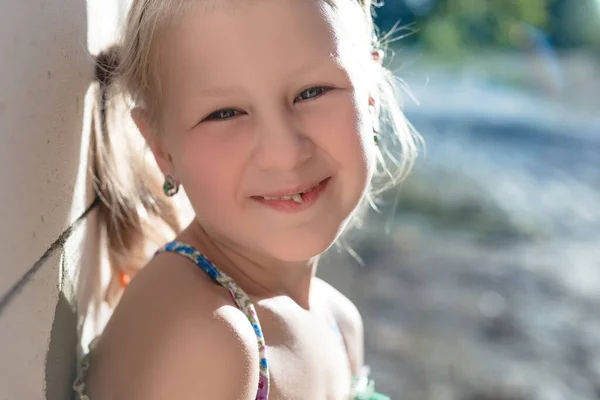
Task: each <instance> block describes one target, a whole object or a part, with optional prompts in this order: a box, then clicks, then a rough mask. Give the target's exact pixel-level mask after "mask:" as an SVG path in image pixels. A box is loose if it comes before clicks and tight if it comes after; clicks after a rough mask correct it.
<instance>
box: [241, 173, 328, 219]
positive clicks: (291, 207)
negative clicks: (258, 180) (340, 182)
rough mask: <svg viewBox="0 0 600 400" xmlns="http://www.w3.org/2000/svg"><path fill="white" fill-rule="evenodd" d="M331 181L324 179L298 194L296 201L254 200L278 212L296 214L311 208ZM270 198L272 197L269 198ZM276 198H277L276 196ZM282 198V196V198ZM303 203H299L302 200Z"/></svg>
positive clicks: (255, 198)
mask: <svg viewBox="0 0 600 400" xmlns="http://www.w3.org/2000/svg"><path fill="white" fill-rule="evenodd" d="M330 181H331V177H329V178H327V179H324V180H323V181H321V182H320V183H319V184H318V185H317V186H315V187H314V188H313V189H311V190H310V191H308V192H306V193H302V194H300V193H296V194H295V196H294V197H295V199H290V200H281V199H269V200H267V199H265V198H264V197H262V196H253V197H252V200H255V201H256V202H258V203H260V204H263V205H266V206H268V207H271V208H273V209H275V210H277V211H283V212H288V213H295V212H299V211H303V210H306V209H307V208H309V207H310V206H312V205H313V204H314V203H315V202H316V201H317V199H318V198H319V197H321V194H322V193H323V192H324V191H325V190H326V189H327V187H328V186H329V182H330ZM267 197H270V196H267ZM274 197H275V196H274ZM281 197H282V196H281ZM300 199H301V201H297V200H300Z"/></svg>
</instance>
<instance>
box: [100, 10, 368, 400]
mask: <svg viewBox="0 0 600 400" xmlns="http://www.w3.org/2000/svg"><path fill="white" fill-rule="evenodd" d="M335 16H336V13H335V12H333V11H332V9H331V6H329V5H328V4H326V2H324V1H322V0H303V1H296V0H259V1H251V2H240V1H232V2H227V3H226V4H225V5H224V6H222V7H211V8H206V7H200V6H198V7H194V8H192V9H191V10H188V11H187V12H186V13H185V16H184V17H182V18H179V19H177V21H176V23H174V24H172V25H171V26H170V27H169V29H167V31H166V34H165V36H164V37H163V38H162V39H161V42H160V49H161V53H160V57H161V58H160V60H161V62H160V64H159V72H160V74H159V75H160V80H161V87H162V89H163V90H162V96H161V108H160V115H159V116H158V117H159V118H158V120H159V121H160V124H154V123H152V122H151V121H152V120H154V119H151V118H149V116H148V115H147V114H146V111H145V110H143V109H136V110H134V112H133V116H134V120H135V121H136V124H137V125H138V127H139V128H140V131H141V132H142V133H143V134H144V136H145V137H146V139H147V140H148V143H149V145H150V147H151V149H152V151H153V153H154V155H155V157H156V159H157V162H158V164H159V166H160V168H161V170H162V171H163V173H164V174H165V175H167V174H171V175H172V176H174V177H175V178H176V179H177V180H178V181H179V182H181V184H182V185H183V187H184V188H185V191H186V193H187V195H188V197H189V199H190V201H191V204H192V206H193V209H194V211H195V213H196V219H195V220H194V221H193V222H192V223H191V224H190V226H188V227H187V228H186V229H185V230H184V231H183V232H182V233H181V234H180V235H179V236H178V239H179V240H181V241H183V242H186V243H189V244H191V245H193V246H194V247H196V248H198V249H200V250H202V252H204V253H205V254H207V255H208V257H209V258H210V259H211V260H213V261H214V262H215V264H216V265H217V266H219V268H221V269H222V270H223V271H224V272H226V273H227V274H228V275H230V276H231V277H232V278H233V279H234V280H235V281H236V282H237V283H238V284H239V285H240V286H241V287H242V288H243V289H244V290H245V291H246V292H247V293H248V294H249V295H250V297H251V298H252V300H253V301H254V303H255V304H256V306H257V312H258V316H259V319H260V321H261V323H262V326H263V330H264V333H265V338H266V342H267V346H268V351H269V353H268V357H269V361H270V364H271V379H272V390H271V398H272V399H278V398H285V399H308V398H310V399H347V398H348V396H349V389H350V374H351V373H354V374H356V373H358V370H359V368H360V366H361V365H362V326H361V322H360V317H359V315H358V313H357V311H356V309H355V308H354V306H353V305H352V304H351V303H350V302H349V301H348V300H347V299H345V298H344V297H343V296H342V295H341V294H339V293H338V292H337V291H335V290H334V289H333V288H331V287H330V286H328V285H326V284H325V283H323V282H322V281H320V280H318V279H316V278H314V274H315V270H316V266H317V260H318V256H319V254H321V253H322V252H324V251H325V250H327V249H328V248H329V247H330V246H331V245H332V244H333V243H334V242H335V240H336V239H337V238H338V236H339V235H340V233H341V232H342V231H343V229H344V227H345V225H346V224H347V222H348V220H349V218H350V217H351V215H352V213H353V211H354V210H355V209H356V207H357V206H358V204H359V203H360V201H361V199H362V198H363V196H364V194H365V190H366V188H367V186H368V182H369V180H370V177H371V175H372V165H373V163H374V144H373V143H372V136H373V134H372V122H373V115H372V114H371V112H370V110H371V109H372V107H370V104H373V97H372V92H371V91H370V87H369V85H368V84H366V83H365V82H363V80H364V79H363V78H362V77H361V68H360V65H361V63H363V64H365V63H367V62H373V60H372V59H371V58H370V53H369V51H368V49H365V51H364V53H361V52H359V51H357V48H356V46H352V45H349V44H348V43H345V42H344V41H343V40H344V39H343V35H341V34H340V32H339V31H338V30H339V29H341V28H340V24H339V23H337V22H336V21H335V20H334V19H333V18H335ZM340 38H342V39H340ZM359 49H360V47H359ZM362 75H364V73H363V74H362ZM324 180H326V182H325V183H326V185H324V186H323V187H321V188H320V189H319V191H318V192H315V193H314V195H313V197H311V199H312V200H311V201H310V202H309V203H308V202H307V204H305V205H304V206H302V207H301V206H298V205H297V204H298V203H294V204H291V206H290V207H292V208H291V211H290V209H286V210H283V209H281V207H274V206H272V204H271V205H270V204H269V203H268V202H267V203H265V202H264V201H263V199H262V198H261V197H262V196H267V197H269V196H273V195H282V194H291V192H293V191H294V190H300V189H303V188H306V189H308V188H310V187H311V186H314V185H316V184H318V183H319V182H322V181H324ZM307 196H309V195H307ZM307 198H308V197H307ZM287 201H292V202H293V200H287ZM286 207H287V206H286ZM294 207H296V208H294ZM160 299H163V300H162V301H160ZM165 302H166V303H168V305H167V304H165ZM190 303H191V304H194V305H197V306H196V307H192V306H190ZM233 307H234V306H233V303H232V301H231V299H230V298H229V297H228V295H227V294H226V292H225V291H224V289H222V288H221V287H218V286H216V285H215V284H213V283H212V282H211V281H210V279H209V278H208V277H207V276H205V275H204V274H203V273H202V271H200V270H198V269H196V268H194V266H193V265H191V263H190V262H189V261H187V260H185V259H183V257H181V256H177V255H174V254H161V255H159V256H157V257H155V258H154V259H153V260H152V261H151V262H150V264H149V265H148V266H147V267H145V268H144V269H143V270H142V272H141V273H140V274H139V275H138V276H137V277H136V278H135V279H134V280H133V281H132V283H131V285H130V286H129V288H128V289H127V291H126V293H125V295H124V297H123V299H122V301H121V303H120V304H119V306H118V307H117V309H116V311H115V313H114V315H113V317H112V319H111V321H110V322H109V324H108V326H107V328H106V329H105V332H104V334H103V339H102V341H101V343H100V346H99V347H98V350H97V355H96V360H94V368H93V369H92V375H91V377H90V391H94V390H95V391H97V392H96V393H99V394H97V396H98V397H94V396H91V398H92V400H96V399H102V398H113V397H110V396H111V395H112V392H111V390H114V389H110V387H113V388H114V386H115V385H117V386H119V387H120V390H121V392H119V396H117V397H114V398H122V397H120V396H121V395H122V393H127V394H128V395H129V396H132V397H131V398H142V397H140V396H142V395H141V394H140V393H142V392H143V391H144V390H145V392H143V393H144V396H145V397H143V398H147V399H154V398H157V399H158V398H161V397H158V396H159V394H160V393H163V395H165V394H166V393H169V396H170V397H172V398H193V397H192V395H193V394H194V393H204V394H205V395H206V393H207V392H206V390H209V389H210V390H217V389H214V388H208V389H207V388H205V387H203V386H202V385H207V383H206V382H204V383H203V382H202V381H203V380H210V383H211V385H231V382H232V380H234V381H240V382H242V383H243V384H244V385H245V387H243V388H240V389H239V391H238V392H235V390H237V389H235V388H231V390H232V392H231V393H234V392H235V393H237V394H235V396H233V397H231V398H248V399H250V398H252V399H253V398H254V397H253V395H255V394H256V382H257V379H258V378H257V376H258V375H257V374H258V372H257V370H258V365H257V363H256V362H254V359H253V357H256V355H255V354H253V353H252V352H254V351H256V342H255V338H254V337H253V331H252V328H251V327H250V326H249V324H248V321H247V320H245V317H243V314H242V315H241V317H240V315H239V314H241V313H240V312H239V311H238V310H236V309H234V308H233ZM150 309H151V311H150ZM173 309H177V310H178V311H177V312H173V311H172V310H173ZM186 312H189V314H190V315H187V314H186ZM203 316H205V317H203ZM177 318H182V319H184V320H185V321H186V323H185V324H183V326H185V329H183V328H181V326H182V325H181V324H180V322H181V321H180V320H178V319H177ZM202 318H204V319H202ZM174 319H176V320H174ZM195 319H198V321H197V323H198V327H203V328H200V329H198V331H201V332H199V333H197V334H198V335H201V336H202V335H208V334H209V333H210V332H209V333H206V332H207V331H209V330H210V331H211V332H212V330H211V329H212V328H206V327H207V326H209V325H207V324H210V323H211V322H210V321H218V322H216V323H215V325H218V324H223V325H224V326H226V328H225V330H224V331H223V332H220V333H218V332H217V333H218V335H217V336H216V337H214V338H210V337H209V338H206V337H204V336H202V337H201V338H195V337H194V335H195V334H196V333H195V332H196V330H195V329H193V327H194V326H195V323H194V322H189V320H191V321H195ZM332 319H333V321H336V322H337V323H338V325H339V326H340V328H341V329H342V334H343V339H344V340H341V338H340V337H339V336H338V334H337V333H336V332H335V330H333V329H332V328H331V325H332ZM142 329H143V334H142V331H140V330H142ZM178 329H180V330H178ZM181 329H183V330H184V331H185V332H184V333H182V331H181ZM248 329H249V330H250V331H248ZM202 331H203V332H204V333H202ZM228 332H229V334H230V335H231V336H232V338H233V339H232V340H233V342H234V343H237V344H238V345H239V346H241V350H240V352H241V355H240V354H237V353H235V352H234V354H230V353H228V351H233V350H230V349H227V350H223V349H222V348H220V347H219V345H218V343H219V342H218V341H219V340H226V339H227V338H226V336H227V334H228ZM235 332H237V333H235ZM213 333H214V332H213ZM140 336H143V337H144V340H142V341H139V340H137V339H138V338H139V337H140ZM179 336H183V337H182V338H181V340H175V339H174V338H177V337H179ZM196 340H197V341H198V342H200V343H206V342H207V341H208V340H211V341H214V343H215V345H214V346H208V347H209V348H206V347H207V346H206V345H204V347H203V349H202V352H201V353H200V354H198V357H194V353H195V352H196V350H194V349H195V348H196V347H194V343H195V341H196ZM181 341H188V342H190V344H189V346H188V347H186V349H187V350H184V349H179V350H180V351H177V349H178V346H183V345H181V344H179V342H181ZM344 341H345V343H344ZM166 343H167V344H168V345H167V344H166ZM163 345H164V346H166V347H167V348H168V349H169V351H167V349H166V348H163V347H161V346H163ZM171 346H175V349H173V348H172V347H171ZM199 346H200V345H199ZM199 346H198V347H199ZM230 347H232V348H233V347H235V346H230ZM197 351H200V350H197ZM223 351H225V353H223ZM117 354H118V358H116V357H117V356H116V355H117ZM172 354H176V355H175V356H173V355H172ZM177 354H180V356H181V357H182V359H175V358H176V357H177ZM236 354H237V355H236ZM174 357H175V358H174ZM212 357H214V359H218V360H221V361H219V362H223V363H226V362H228V361H227V360H229V359H236V360H241V361H240V363H242V364H243V365H244V367H243V368H241V372H239V373H240V374H241V375H240V377H239V378H234V377H232V375H227V376H225V375H223V376H221V375H217V376H214V377H213V376H211V377H210V378H207V376H209V375H210V374H211V373H213V372H212V370H214V369H218V366H217V365H216V364H213V363H212V362H211V363H208V364H210V365H212V367H211V366H210V365H209V366H207V365H204V364H202V360H201V359H204V360H207V359H208V360H212V359H213V358H212ZM236 357H237V358H236ZM240 357H241V358H240ZM117 359H118V361H116V360H117ZM157 360H161V362H156V361H157ZM198 363H200V365H199V364H198ZM204 363H206V361H204ZM171 364H173V365H174V366H175V367H174V368H175V370H170V372H168V373H167V375H169V378H164V374H165V373H166V372H165V371H166V368H167V366H168V365H171ZM217 364H218V363H217ZM223 368H230V367H226V366H224V365H223ZM94 369H95V371H96V372H94ZM188 369H191V370H194V371H195V378H194V377H193V376H192V375H194V373H192V371H188ZM179 370H183V371H182V372H179ZM124 371H127V372H126V373H125V372H124ZM161 371H162V372H161ZM199 371H200V372H199ZM202 371H204V372H202ZM229 372H230V374H233V376H235V373H236V372H235V370H234V369H231V368H230V371H229ZM122 375H126V376H128V377H129V379H128V380H124V379H123V378H121V376H122ZM171 375H176V377H172V376H171ZM203 376H204V378H206V379H201V378H202V377H203ZM131 379H136V382H137V383H136V384H135V385H133V384H131V383H128V382H130V380H131ZM161 379H162V380H161ZM188 379H189V381H188ZM106 382H113V383H112V384H111V385H106ZM141 382H143V383H141ZM140 387H143V388H144V389H140ZM182 387H183V388H182ZM140 390H141V391H140ZM174 390H179V392H178V393H179V394H180V395H181V396H182V397H178V396H174V395H173V393H174V392H173V391H174ZM214 393H217V392H214ZM219 393H220V392H219ZM219 395H223V394H219ZM103 396H106V397H103ZM223 396H224V395H223ZM163 398H164V397H163ZM202 398H205V397H202ZM220 398H229V397H220Z"/></svg>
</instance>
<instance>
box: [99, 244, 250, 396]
mask: <svg viewBox="0 0 600 400" xmlns="http://www.w3.org/2000/svg"><path fill="white" fill-rule="evenodd" d="M186 261H187V260H185V259H183V258H181V257H180V256H177V255H173V254H171V255H167V254H165V255H162V254H161V255H159V256H157V257H156V258H155V260H153V261H152V262H151V263H150V264H149V265H148V266H146V267H145V268H144V270H142V272H140V274H139V275H138V277H136V278H135V279H134V280H133V281H132V283H131V285H130V286H129V287H128V289H127V290H126V292H125V294H124V295H123V298H122V299H121V302H120V303H119V305H118V307H117V309H116V310H115V312H114V314H113V316H112V318H111V320H110V322H109V324H108V325H107V327H106V329H105V331H104V333H103V335H102V339H101V340H100V342H99V344H98V347H97V348H96V350H95V352H94V354H92V357H91V370H90V377H89V380H88V386H89V394H90V398H91V399H92V400H102V399H115V400H120V399H125V398H126V399H147V400H154V399H157V400H158V399H167V398H173V399H198V398H214V399H217V398H218V399H232V400H234V399H235V400H237V399H242V400H243V399H254V397H255V396H256V389H257V387H258V362H259V357H258V348H257V345H256V336H255V334H254V330H253V328H252V326H251V325H250V323H249V322H248V320H247V319H246V317H245V315H244V314H243V313H242V312H241V311H240V310H238V309H237V308H236V306H235V304H234V303H233V302H232V300H231V297H230V296H229V295H228V293H226V292H225V291H224V289H222V288H221V287H220V286H217V285H216V284H214V283H213V282H212V281H211V280H210V278H208V277H207V276H206V274H205V273H204V272H203V271H201V270H199V269H198V268H197V267H195V266H194V265H193V264H191V263H189V262H188V263H186ZM166 264H169V265H166ZM188 264H190V265H188Z"/></svg>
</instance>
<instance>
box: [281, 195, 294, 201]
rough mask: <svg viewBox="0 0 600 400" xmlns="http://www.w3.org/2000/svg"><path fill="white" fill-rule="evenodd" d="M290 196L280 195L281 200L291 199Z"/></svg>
mask: <svg viewBox="0 0 600 400" xmlns="http://www.w3.org/2000/svg"><path fill="white" fill-rule="evenodd" d="M294 196H295V195H294ZM292 198H293V196H281V200H292Z"/></svg>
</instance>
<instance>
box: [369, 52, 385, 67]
mask: <svg viewBox="0 0 600 400" xmlns="http://www.w3.org/2000/svg"><path fill="white" fill-rule="evenodd" d="M371 57H373V61H375V62H376V63H378V64H383V58H384V57H385V53H384V52H383V50H381V49H377V50H373V51H372V52H371Z"/></svg>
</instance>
